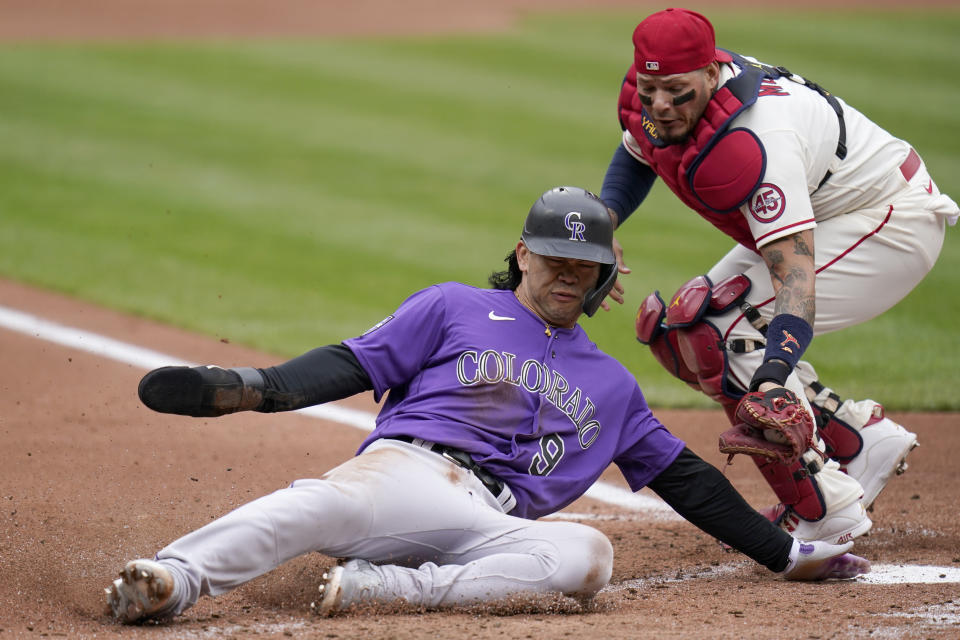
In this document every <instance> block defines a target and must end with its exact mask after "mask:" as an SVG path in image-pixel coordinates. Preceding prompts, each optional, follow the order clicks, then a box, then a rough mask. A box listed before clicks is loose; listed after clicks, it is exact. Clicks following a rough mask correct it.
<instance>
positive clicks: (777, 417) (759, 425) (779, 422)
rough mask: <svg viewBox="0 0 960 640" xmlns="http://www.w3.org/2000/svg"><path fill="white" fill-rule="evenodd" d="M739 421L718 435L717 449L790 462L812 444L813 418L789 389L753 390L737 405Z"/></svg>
mask: <svg viewBox="0 0 960 640" xmlns="http://www.w3.org/2000/svg"><path fill="white" fill-rule="evenodd" d="M735 416H736V419H737V420H739V421H740V422H739V423H738V424H736V425H734V426H733V427H731V428H730V429H728V430H726V431H724V432H723V433H721V434H720V452H721V453H726V454H728V455H730V456H733V455H736V454H738V453H744V454H747V455H751V456H762V457H764V458H769V459H771V460H774V461H778V462H783V463H785V464H792V463H794V462H796V461H797V460H798V459H799V458H800V456H801V455H803V453H804V452H805V451H806V450H807V449H809V448H811V447H813V446H814V443H813V417H812V416H811V415H810V413H809V412H808V411H807V410H806V409H805V408H804V406H803V404H801V402H800V400H799V398H797V396H796V394H794V393H793V392H792V391H790V390H789V389H785V388H783V387H774V388H773V389H770V390H769V391H766V392H763V393H761V392H759V391H752V392H750V393H748V394H747V395H745V396H743V398H742V399H741V400H740V404H739V405H737V411H736V414H735Z"/></svg>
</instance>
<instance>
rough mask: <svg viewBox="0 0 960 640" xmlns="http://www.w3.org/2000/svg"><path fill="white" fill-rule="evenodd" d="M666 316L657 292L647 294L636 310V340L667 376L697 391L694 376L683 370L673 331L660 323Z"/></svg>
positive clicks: (685, 368) (675, 332)
mask: <svg viewBox="0 0 960 640" xmlns="http://www.w3.org/2000/svg"><path fill="white" fill-rule="evenodd" d="M666 315H667V307H666V304H664V302H663V298H661V297H660V292H659V291H654V292H653V293H651V294H650V295H648V296H647V297H646V299H645V300H644V301H643V302H642V303H641V304H640V308H639V309H638V310H637V319H636V332H637V341H639V342H640V343H642V344H645V345H647V346H648V347H650V352H651V353H653V357H654V358H656V360H657V362H659V363H660V366H662V367H663V368H664V369H666V370H667V371H668V372H669V373H670V375H672V376H673V377H675V378H679V379H680V380H683V381H684V382H686V383H687V384H688V385H690V386H691V387H693V388H694V389H696V390H697V391H700V384H699V381H698V380H697V375H696V374H695V373H694V372H692V371H690V369H689V368H687V365H686V363H685V362H684V360H683V357H682V356H681V355H680V345H679V344H678V343H677V339H678V337H679V336H678V334H677V331H676V330H674V329H670V328H668V327H667V326H666V325H665V324H664V322H663V321H664V318H665V317H666Z"/></svg>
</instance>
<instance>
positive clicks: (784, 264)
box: [750, 230, 816, 391]
mask: <svg viewBox="0 0 960 640" xmlns="http://www.w3.org/2000/svg"><path fill="white" fill-rule="evenodd" d="M760 253H761V255H762V256H763V259H764V261H765V262H766V263H767V269H769V271H770V279H771V281H772V282H773V291H774V293H775V295H776V299H775V301H774V307H773V320H772V321H771V323H770V327H769V328H768V329H767V348H766V352H765V355H764V364H763V365H761V367H760V368H759V369H757V372H756V373H755V374H754V378H753V380H752V381H751V384H750V387H751V389H752V390H756V391H767V390H769V389H771V388H773V387H775V386H783V384H784V381H785V380H786V377H787V376H788V375H789V373H790V371H792V370H793V367H794V366H796V363H797V361H798V360H799V359H800V356H801V355H802V354H803V351H804V350H805V349H806V348H807V345H808V344H809V343H810V339H811V338H812V337H813V320H814V317H815V316H816V270H815V268H814V262H813V257H814V254H813V230H806V231H800V232H798V233H794V234H792V235H789V236H786V237H784V238H780V239H779V240H775V241H773V242H771V243H770V244H768V245H766V246H764V247H762V248H761V249H760Z"/></svg>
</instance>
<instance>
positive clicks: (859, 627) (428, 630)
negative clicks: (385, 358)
mask: <svg viewBox="0 0 960 640" xmlns="http://www.w3.org/2000/svg"><path fill="white" fill-rule="evenodd" d="M0 300H3V301H4V302H5V303H6V304H7V305H10V304H13V305H15V307H16V309H17V310H19V311H25V312H27V313H30V314H34V315H35V316H37V317H39V318H43V319H45V320H47V321H52V322H54V323H58V325H64V326H69V327H75V328H77V329H80V330H83V331H87V332H93V333H96V334H99V335H102V336H109V337H111V338H113V339H115V340H119V341H122V342H123V343H126V344H131V345H141V346H145V347H149V348H150V349H153V350H156V351H160V352H162V353H166V354H170V357H171V361H170V362H171V363H177V362H189V361H193V362H216V363H219V364H223V365H225V366H236V365H261V366H268V365H270V364H274V363H276V362H277V359H276V358H274V357H271V356H269V355H267V354H262V353H256V352H253V351H250V350H246V349H243V348H240V347H237V346H234V345H231V344H229V343H228V342H224V341H217V340H213V339H209V338H203V337H199V336H195V335H190V334H187V333H184V332H181V331H178V330H174V329H171V328H169V327H164V326H159V325H156V324H154V323H151V322H147V321H144V320H141V319H137V318H131V317H128V316H123V315H121V314H118V313H115V312H112V311H108V310H104V309H99V308H96V307H93V306H91V305H88V304H84V303H80V302H77V301H73V300H69V299H66V298H63V297H59V296H55V295H52V294H49V293H44V292H40V291H36V290H32V289H30V288H27V287H23V286H21V285H17V284H14V283H10V282H3V281H0ZM35 324H36V326H37V327H38V328H37V329H36V330H28V334H29V335H28V334H24V333H22V332H19V331H11V330H9V329H0V353H2V354H3V355H4V368H3V370H4V374H3V377H2V378H0V394H2V396H0V397H2V408H3V410H2V413H0V433H2V438H3V452H4V457H3V462H4V464H3V467H2V469H0V486H2V487H3V490H2V494H0V502H2V508H3V511H2V523H3V524H2V529H3V533H2V536H0V635H2V636H5V637H6V636H9V637H34V636H35V635H36V636H41V637H43V636H66V637H71V638H75V637H83V638H90V637H103V636H107V637H113V635H114V634H116V633H122V634H123V635H124V636H125V637H152V638H161V637H162V638H174V637H177V638H181V637H200V638H203V637H237V638H239V637H245V636H256V637H265V638H272V637H277V638H281V637H290V636H295V637H310V636H314V637H322V638H378V639H379V638H383V639H386V638H419V637H422V636H425V635H427V634H429V635H432V636H434V637H451V638H452V637H457V638H461V637H463V638H484V639H485V638H499V637H510V638H541V637H547V636H553V635H559V636H574V637H575V636H578V635H583V634H586V635H588V636H589V637H597V636H598V635H601V634H602V635H606V636H609V637H615V638H618V637H630V638H672V637H677V638H679V637H711V638H741V637H754V638H857V637H867V636H869V637H880V638H892V637H897V638H956V637H958V635H960V583H958V581H960V577H958V576H960V551H958V549H960V525H958V523H957V519H956V517H955V514H954V513H953V510H952V506H953V504H954V501H955V497H954V495H953V493H954V488H955V486H956V484H957V482H956V481H957V475H958V474H957V471H956V464H955V461H954V460H953V459H952V454H953V452H955V451H956V450H957V447H958V442H957V440H958V435H960V417H958V416H956V415H945V414H940V415H938V414H915V415H914V414H909V415H895V416H893V417H894V418H895V419H898V420H900V421H902V422H903V423H904V424H907V425H909V427H910V428H911V429H913V430H914V431H916V432H917V433H918V434H919V437H920V441H921V443H923V444H922V446H921V447H920V448H918V449H917V450H916V451H915V452H914V453H913V454H912V455H911V458H910V466H911V468H910V470H909V471H908V473H907V474H905V475H904V476H903V477H900V478H897V479H895V480H894V481H893V482H892V483H891V485H890V486H889V487H888V488H887V490H886V491H885V492H884V494H883V495H882V496H881V497H880V499H879V500H878V503H877V506H876V509H875V511H874V513H873V517H874V520H875V526H874V530H873V532H872V533H871V534H870V535H869V536H868V537H866V538H861V539H860V540H859V541H858V542H857V547H856V550H857V552H858V553H860V554H861V555H864V556H866V557H868V558H869V559H870V560H871V561H872V562H873V563H874V564H875V566H876V567H877V568H878V569H879V570H880V575H879V577H880V578H882V580H881V583H879V584H877V583H871V582H866V581H864V580H862V579H858V580H856V581H853V582H844V583H830V584H798V583H787V582H784V581H781V580H778V579H777V578H776V577H775V576H773V575H771V574H769V572H767V571H766V570H764V569H761V568H758V567H756V565H753V564H752V563H751V562H749V561H748V560H746V559H745V558H743V557H742V556H739V555H737V554H729V553H725V552H723V551H722V550H721V549H720V547H719V546H718V545H717V544H716V543H715V542H714V541H712V540H711V539H710V538H709V537H707V536H705V535H704V534H702V533H700V532H699V531H697V530H696V529H695V528H694V527H692V526H691V525H689V524H687V523H686V522H683V521H680V520H677V519H676V518H675V517H673V518H671V517H665V516H664V515H663V514H662V513H659V512H636V511H630V510H626V509H624V508H622V507H617V506H613V505H610V504H606V503H604V502H600V501H597V500H592V499H581V500H579V501H578V502H576V503H574V504H573V505H571V506H570V507H569V508H568V509H567V510H566V513H567V514H568V515H567V516H566V517H569V518H571V519H577V520H581V521H583V522H586V523H588V524H590V525H592V526H595V527H597V528H599V529H600V530H602V531H603V532H604V533H606V534H607V535H608V536H609V537H610V539H611V540H612V541H613V544H614V549H615V554H616V563H615V567H614V573H613V579H612V583H611V586H610V587H608V588H607V589H606V590H605V591H604V592H602V593H601V595H600V596H599V597H598V598H597V600H596V603H595V607H594V608H593V609H592V610H590V611H583V610H582V609H581V608H580V606H579V605H578V604H577V603H575V602H573V601H567V600H564V599H557V600H547V601H540V602H527V603H503V604H501V605H498V606H494V607H486V608H476V609H470V610H466V611H458V612H443V613H441V612H430V613H423V612H388V611H367V612H360V613H355V614H348V615H344V616H340V617H337V618H333V619H328V620H320V619H315V618H313V617H312V616H311V615H310V614H309V612H308V603H309V602H310V601H311V599H313V593H314V591H315V589H316V586H317V585H318V584H319V580H320V575H321V573H322V572H323V569H324V568H325V567H326V566H327V565H328V564H329V562H330V560H329V559H328V558H325V557H323V556H320V555H319V554H314V555H312V556H309V557H304V558H300V559H298V560H296V561H294V562H291V563H289V564H288V565H286V566H284V567H281V568H280V569H278V570H276V571H274V572H273V573H270V574H267V575H266V576H263V577H261V578H259V579H257V580H255V581H253V582H251V583H249V584H247V585H245V586H243V587H241V588H239V589H237V590H236V591H235V592H233V593H231V594H229V595H226V596H223V597H220V598H218V599H216V600H211V599H205V600H203V601H201V603H200V604H199V605H198V606H197V607H195V608H194V609H192V610H190V611H188V612H187V614H186V615H185V616H183V617H182V618H181V619H178V620H177V621H176V622H174V623H170V624H166V625H159V626H155V625H149V626H145V627H134V628H130V627H121V626H119V625H117V624H115V623H114V622H113V621H112V620H110V619H109V618H108V617H107V616H105V615H103V613H102V589H103V587H104V586H106V585H107V584H109V582H110V580H111V579H112V578H113V577H114V574H115V572H116V571H117V570H119V568H120V567H121V566H122V565H123V563H124V562H125V561H126V560H127V559H130V558H134V557H141V556H151V555H152V554H153V553H154V552H155V551H156V550H157V549H159V548H160V547H161V546H163V545H165V544H166V543H167V542H169V541H171V540H172V539H174V538H175V537H177V536H179V535H181V534H183V533H186V532H188V531H190V530H192V529H194V528H197V527H199V526H201V525H203V524H204V523H206V522H208V521H209V520H211V519H213V518H214V517H217V516H219V515H222V514H224V513H226V512H227V511H229V510H230V509H232V508H234V507H236V506H238V505H239V504H241V503H243V502H246V501H248V500H251V499H253V498H255V497H257V496H259V495H262V494H265V493H268V492H270V491H273V490H275V489H277V488H280V487H283V486H286V485H288V484H289V483H290V482H291V481H292V480H295V479H297V478H301V477H316V476H318V475H319V474H321V473H322V472H323V471H325V470H326V469H328V468H330V467H332V466H334V465H335V464H337V463H338V462H340V461H342V460H343V459H345V458H347V457H348V456H350V455H352V453H353V451H354V449H355V447H356V446H357V445H358V444H359V442H360V440H361V439H362V436H363V432H362V431H360V430H358V429H356V428H354V427H349V426H344V425H342V424H337V423H330V422H324V421H321V420H318V419H316V418H312V417H307V416H303V415H300V414H286V415H260V414H238V415H234V416H227V417H224V418H220V419H215V420H214V419H211V420H206V419H192V418H179V417H175V416H165V415H159V414H154V413H152V412H150V411H149V410H147V409H146V408H145V407H143V406H142V405H141V404H140V403H139V401H138V400H137V397H136V385H137V383H138V381H139V379H140V377H141V375H142V374H143V372H144V371H143V370H142V369H141V368H138V367H135V366H131V365H129V364H120V363H118V362H116V361H114V360H111V359H109V358H105V357H102V356H97V355H92V354H90V353H87V352H85V351H83V350H78V349H75V348H67V347H63V346H58V345H56V344H54V343H52V342H50V341H48V339H46V338H47V337H48V336H49V334H50V329H49V327H45V325H44V326H41V324H40V323H35ZM38 335H39V336H41V337H37V336H38ZM79 335H80V340H79V342H80V343H81V344H83V343H84V341H90V340H91V338H90V337H89V336H87V334H79ZM348 406H350V407H352V408H356V409H360V410H363V411H371V412H372V411H375V409H376V407H375V406H374V404H373V402H372V399H371V398H369V397H361V398H356V399H353V400H352V401H350V402H349V403H348ZM659 413H660V416H661V419H662V420H663V421H664V422H665V423H666V424H667V425H668V426H670V427H671V428H672V429H673V430H674V431H675V432H676V433H678V434H679V435H681V436H682V437H683V438H685V439H686V440H687V441H688V443H689V444H690V445H691V447H692V448H693V449H694V450H696V451H698V452H699V453H701V455H703V456H704V457H705V458H707V459H708V460H710V461H711V462H713V463H714V464H717V465H721V464H722V459H721V457H720V455H719V454H718V453H716V450H715V447H716V444H715V443H716V433H717V427H718V425H720V424H722V421H723V418H722V415H721V414H720V413H719V412H713V411H698V412H678V411H662V412H659ZM728 475H729V476H730V477H731V478H732V479H733V481H734V483H735V484H736V485H737V486H738V487H739V488H741V490H742V491H743V493H744V494H745V495H746V497H747V498H748V500H750V501H751V503H752V504H754V505H755V506H761V505H763V504H765V503H766V502H767V501H769V500H770V499H771V494H770V493H769V489H767V488H766V486H765V484H764V483H763V481H762V479H760V478H759V476H758V475H757V474H756V472H755V471H754V470H753V468H752V465H747V464H744V463H742V462H741V463H738V464H735V465H734V466H733V467H731V468H729V470H728ZM604 480H605V481H606V482H608V483H610V484H617V485H619V486H624V483H623V481H622V479H621V478H620V476H619V474H618V473H617V472H616V471H614V470H611V471H609V472H608V473H607V474H606V476H605V478H604ZM919 566H932V567H934V569H931V570H927V571H926V575H919V574H918V573H917V572H918V571H919V569H918V567H919ZM884 576H885V577H884ZM900 580H904V581H905V583H898V581H900ZM921 580H923V581H929V582H927V583H921V582H920V581H921ZM821 612H822V613H824V614H825V615H824V616H823V617H822V618H821V617H820V614H821ZM757 618H760V619H763V620H765V621H767V622H766V624H765V625H758V624H757V622H756V620H757ZM773 622H775V624H771V623H773Z"/></svg>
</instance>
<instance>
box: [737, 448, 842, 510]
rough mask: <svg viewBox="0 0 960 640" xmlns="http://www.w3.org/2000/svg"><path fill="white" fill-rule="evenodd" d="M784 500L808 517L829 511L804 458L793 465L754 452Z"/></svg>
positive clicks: (769, 479)
mask: <svg viewBox="0 0 960 640" xmlns="http://www.w3.org/2000/svg"><path fill="white" fill-rule="evenodd" d="M750 457H751V458H753V462H754V464H756V465H757V468H758V469H759V470H760V473H762V474H763V477H764V479H765V480H766V481H767V484H769V485H770V488H771V489H773V492H774V493H775V494H776V495H777V497H778V498H779V499H780V502H782V503H783V504H785V505H787V506H788V507H791V508H793V510H794V512H796V514H797V515H798V516H800V517H801V518H803V519H804V520H810V521H816V520H820V519H821V518H822V517H823V516H824V515H825V514H826V511H827V507H826V505H825V504H824V502H823V496H822V495H820V489H819V488H818V487H817V483H816V480H815V479H814V476H813V475H812V474H810V472H809V471H807V469H806V468H805V467H804V466H803V462H802V461H797V462H795V463H793V464H791V465H785V464H783V463H780V462H772V461H771V460H770V459H769V458H763V457H761V456H750Z"/></svg>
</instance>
